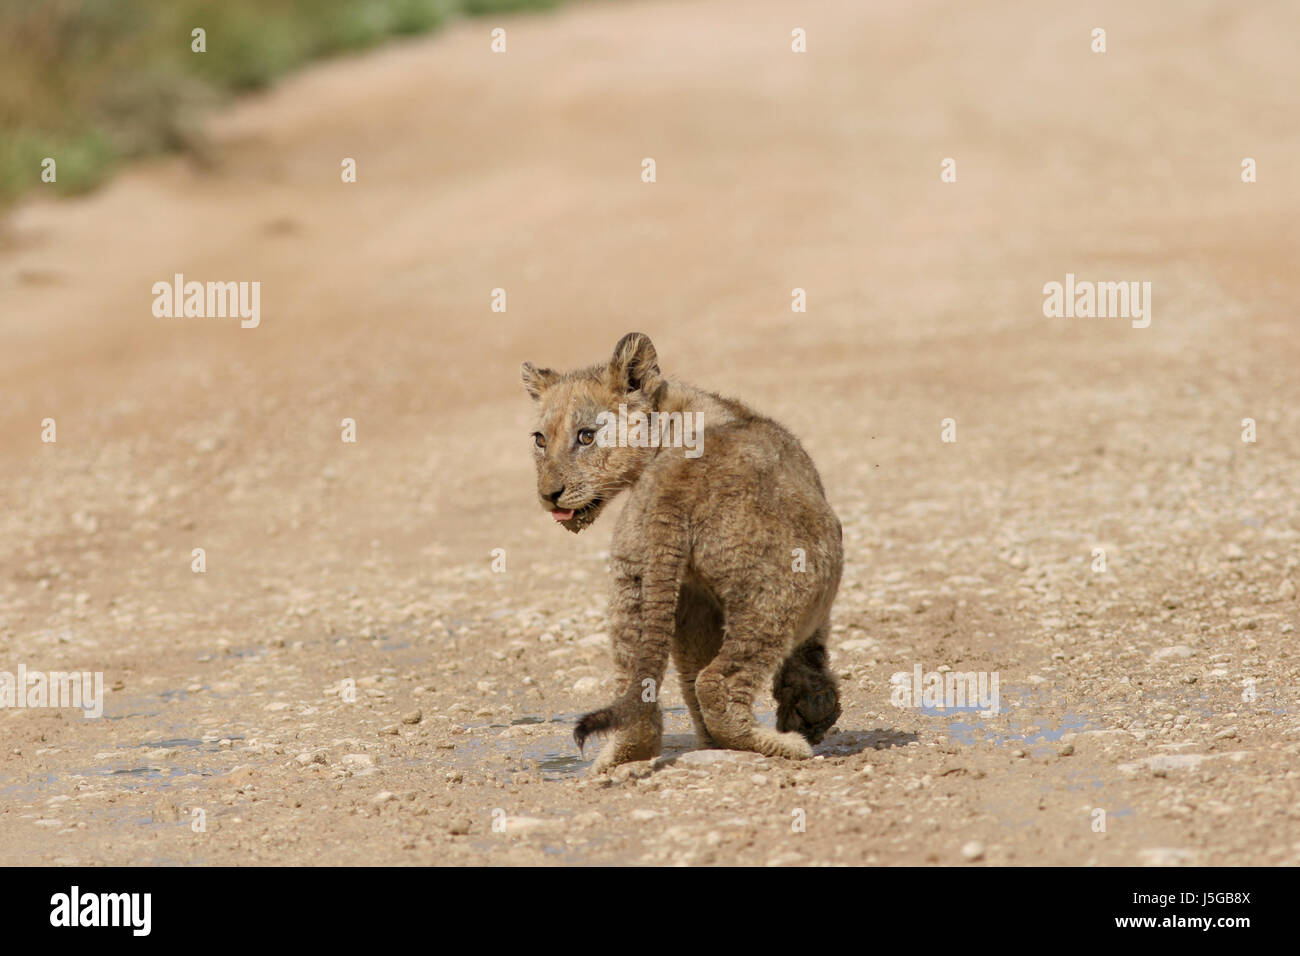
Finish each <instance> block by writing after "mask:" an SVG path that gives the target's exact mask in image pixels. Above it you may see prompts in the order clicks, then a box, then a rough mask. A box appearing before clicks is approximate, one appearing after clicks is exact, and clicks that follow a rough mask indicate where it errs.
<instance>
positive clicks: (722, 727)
mask: <svg viewBox="0 0 1300 956" xmlns="http://www.w3.org/2000/svg"><path fill="white" fill-rule="evenodd" d="M782 623H783V624H788V625H789V626H774V625H773V623H772V622H771V621H770V620H769V621H764V620H763V619H762V617H761V616H759V615H755V614H749V613H745V612H741V613H739V614H734V615H729V616H728V618H727V623H726V628H725V635H724V637H723V639H722V648H721V650H719V651H718V656H717V657H715V658H714V659H713V661H712V662H711V663H710V664H709V666H708V667H706V668H704V670H702V671H701V672H700V673H699V676H698V677H696V679H695V693H696V696H697V697H698V698H699V701H700V707H701V709H702V711H703V714H704V722H705V724H706V725H707V726H708V729H709V733H710V735H711V736H712V737H713V739H714V740H716V741H717V742H718V743H719V744H720V745H721V746H723V747H726V748H728V749H731V750H752V751H756V752H757V753H761V754H765V755H767V756H769V757H792V758H795V759H805V758H808V757H811V756H812V746H811V745H810V744H809V743H808V741H807V740H805V739H804V738H803V736H802V735H800V734H797V733H792V732H783V731H778V730H768V729H767V728H766V727H763V726H760V725H759V723H758V721H756V720H755V719H754V697H755V696H756V695H757V693H758V691H759V689H760V688H762V687H764V686H765V685H766V684H767V682H768V681H770V680H771V679H772V675H773V674H774V673H775V671H776V669H777V667H778V666H779V665H780V664H781V662H782V661H783V660H784V659H785V656H786V650H787V644H786V638H785V636H784V635H786V634H789V633H791V631H792V630H793V622H782Z"/></svg>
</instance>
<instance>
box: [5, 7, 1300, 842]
mask: <svg viewBox="0 0 1300 956" xmlns="http://www.w3.org/2000/svg"><path fill="white" fill-rule="evenodd" d="M1091 6H1092V7H1093V9H1090V10H1086V11H1085V10H1083V9H1078V8H1076V6H1075V5H1058V4H1042V3H1038V2H1032V0H1026V2H1005V3H982V4H963V3H956V2H948V3H933V2H898V3H884V4H881V3H871V4H865V3H858V2H853V0H845V2H825V3H819V4H816V5H812V6H809V7H802V6H799V5H795V4H779V3H773V2H763V0H744V2H741V0H709V2H703V3H690V4H687V3H679V2H667V0H650V2H622V3H609V4H582V3H577V4H573V5H570V6H566V7H565V8H564V9H562V10H561V11H559V12H558V13H556V14H554V15H545V16H536V17H522V18H510V19H504V20H502V21H500V23H499V24H498V23H495V22H494V23H488V22H487V21H473V22H467V23H462V24H459V25H457V26H455V27H453V28H452V29H449V30H447V31H446V32H444V33H442V34H440V35H438V36H435V37H432V38H429V39H425V40H420V41H417V42H413V43H410V44H409V45H401V46H397V47H390V48H387V49H385V50H383V51H380V52H378V53H375V54H373V55H370V56H366V57H363V58H359V59H350V60H346V61H339V62H334V63H331V64H328V65H325V66H322V67H320V68H316V69H313V70H310V71H308V72H306V73H303V74H301V75H299V76H297V77H295V78H293V79H291V80H289V81H288V82H286V83H284V84H283V85H282V86H281V87H279V88H277V89H276V90H275V91H273V92H272V93H270V94H269V95H266V96H265V97H261V98H257V99H252V100H248V101H245V102H242V103H241V104H239V105H238V106H237V107H236V108H234V109H233V110H231V111H229V112H227V113H225V114H223V115H222V116H220V117H218V118H217V119H216V120H215V121H214V123H213V125H212V133H211V135H212V140H213V155H214V158H215V161H216V162H215V165H214V166H212V167H211V168H206V167H202V168H201V167H198V166H194V165H191V164H190V163H188V162H187V161H184V160H167V161H163V162H158V163H151V164H147V165H144V166H138V167H135V168H133V169H131V170H129V171H127V172H126V173H124V174H123V175H121V176H120V177H119V178H118V179H117V180H116V181H115V182H114V183H113V184H112V185H111V186H110V187H108V188H106V189H104V190H103V191H101V192H100V193H98V194H96V195H94V196H92V197H89V198H86V199H83V200H79V201H75V202H60V203H52V202H43V201H36V202H32V203H29V204H28V205H26V206H24V207H22V208H21V209H19V210H17V211H15V212H14V214H13V215H11V216H10V217H9V219H8V221H7V222H6V223H5V225H4V228H3V232H2V233H0V303H2V304H3V308H2V309H0V330H2V332H3V341H4V348H3V350H2V351H0V382H3V385H2V386H0V387H2V388H3V396H4V401H3V402H2V403H0V489H2V491H0V495H2V497H0V501H2V502H3V509H2V512H0V669H7V670H9V671H16V669H17V667H18V666H19V665H20V664H22V665H24V666H25V667H27V668H28V669H29V670H44V671H52V670H89V671H102V672H103V674H104V681H105V684H106V686H107V687H111V690H110V691H109V693H108V700H107V704H106V710H105V715H104V717H103V718H102V719H99V720H87V719H83V718H82V717H81V715H80V714H78V713H77V712H76V711H70V710H59V709H50V708H46V709H43V710H42V709H11V710H6V711H0V736H2V737H3V748H2V751H0V863H5V864H15V863H17V864H49V863H78V864H98V863H105V864H151V863H168V864H175V863H184V864H248V863H276V864H280V863H283V864H307V863H322V864H338V863H343V864H388V863H399V864H400V863H409V864H427V863H450V864H472V863H479V864H483V863H486V864H524V863H526V864H573V863H577V864H584V863H667V864H673V863H693V864H707V863H742V864H750V863H753V864H818V863H879V864H925V863H939V864H958V865H980V864H1030V863H1035V864H1165V863H1174V864H1178V863H1190V864H1253V863H1263V864H1297V863H1300V771H1298V770H1297V769H1296V767H1297V755H1298V754H1300V714H1298V713H1297V708H1296V688H1297V682H1298V680H1300V655H1298V654H1297V651H1296V631H1295V621H1296V618H1297V605H1296V598H1295V593H1296V585H1297V584H1300V500H1298V496H1297V484H1298V482H1300V427H1298V426H1300V411H1298V409H1300V375H1297V367H1298V366H1300V338H1298V337H1297V335H1296V331H1295V321H1296V312H1295V303H1296V301H1297V298H1298V297H1300V276H1298V274H1297V270H1296V261H1297V252H1298V251H1300V242H1298V241H1297V240H1298V238H1300V236H1298V234H1297V225H1296V223H1297V222H1300V190H1297V188H1296V186H1295V182H1296V170H1297V168H1300V83H1298V82H1297V77H1296V62H1295V59H1294V48H1293V44H1294V37H1295V35H1296V33H1297V28H1298V27H1300V22H1298V21H1300V15H1298V14H1297V10H1296V7H1295V5H1294V4H1289V3H1283V2H1278V3H1271V4H1270V3H1264V4H1251V5H1248V6H1246V7H1243V6H1242V5H1240V4H1232V3H1227V2H1222V3H1200V2H1196V3H1183V2H1179V3H1172V2H1171V3H1168V4H1140V5H1138V4H1128V3H1100V4H1095V5H1091ZM494 25H504V26H506V28H507V30H508V44H509V46H508V50H509V52H508V53H507V54H505V55H494V54H492V53H490V52H489V47H488V30H489V29H490V27H491V26H494ZM1097 26H1101V27H1104V28H1105V29H1106V30H1107V35H1108V39H1107V43H1108V51H1107V52H1106V53H1104V54H1095V53H1093V52H1091V51H1090V49H1089V44H1090V39H1089V34H1090V31H1091V30H1092V28H1093V27H1097ZM794 27H802V28H804V29H805V30H806V31H807V35H808V52H807V53H806V54H794V53H792V52H791V51H790V31H791V30H792V29H793V28H794ZM343 157H354V158H356V160H357V162H358V180H359V181H358V182H357V183H356V184H349V185H344V184H342V183H341V182H340V176H339V168H340V161H341V160H342V158H343ZM644 157H653V158H654V159H655V160H656V163H657V182H655V183H654V184H645V183H643V182H641V179H640V172H641V161H642V159H643V158H644ZM945 157H952V158H954V159H955V160H956V163H957V174H958V178H957V181H956V182H955V183H942V182H941V181H940V163H941V161H942V160H943V159H944V158H945ZM1244 157H1253V158H1254V159H1255V160H1256V161H1257V164H1258V182H1256V183H1253V184H1244V183H1242V182H1241V175H1240V170H1241V162H1242V159H1243V158H1244ZM176 272H182V273H184V274H185V275H186V276H187V277H188V278H191V279H198V280H200V281H206V280H230V281H259V282H261V284H262V320H261V325H260V327H258V328H256V329H241V328H240V327H239V325H238V322H237V321H233V320H228V319H197V318H191V319H158V318H154V317H153V315H152V314H151V304H152V299H153V296H152V292H151V287H152V285H153V283H155V282H158V281H168V280H170V278H171V277H172V275H173V274H174V273H176ZM1067 272H1072V273H1075V274H1076V275H1078V276H1079V277H1080V278H1081V279H1094V280H1123V281H1149V282H1151V283H1152V288H1153V292H1152V299H1151V306H1152V322H1151V325H1150V327H1149V328H1145V329H1138V328H1133V327H1132V326H1131V324H1130V322H1129V321H1128V320H1126V319H1116V318H1107V319H1103V318H1092V319H1085V318H1046V317H1044V315H1043V308H1042V307H1043V292H1042V287H1043V285H1044V283H1046V282H1051V281H1064V277H1065V274H1066V273H1067ZM796 287H799V288H803V289H806V290H807V297H808V311H807V313H806V314H794V313H792V312H791V307H790V303H791V290H792V289H794V288H796ZM494 288H504V289H506V290H507V295H508V299H507V302H508V311H507V312H505V313H493V312H492V311H491V310H490V307H489V306H490V301H491V293H492V290H493V289H494ZM630 330H640V331H645V332H647V333H649V334H650V335H651V336H652V337H653V339H654V341H655V343H656V345H657V347H658V350H659V354H660V357H661V362H662V366H663V368H664V372H665V374H666V375H668V376H669V377H679V378H683V379H685V380H688V381H692V382H695V383H696V384H699V385H703V386H706V387H710V388H713V389H716V390H719V391H724V392H727V393H730V394H735V395H737V396H739V397H742V398H744V399H746V400H748V401H749V402H750V403H751V404H753V405H755V406H756V407H758V408H759V409H761V410H763V411H765V412H767V413H768V414H771V415H772V416H774V417H776V418H778V419H780V420H781V421H783V422H784V423H786V424H787V425H788V426H789V427H790V428H791V429H792V430H794V431H795V433H796V434H798V435H799V436H800V437H801V439H802V440H803V441H804V444H805V446H806V447H807V448H808V450H809V452H810V453H811V454H812V456H813V458H814V460H815V461H816V462H817V463H818V466H819V468H820V469H821V473H822V476H823V479H824V482H825V484H826V487H827V489H828V494H829V497H830V499H831V501H832V504H833V505H834V507H835V508H836V510H837V512H838V513H839V515H840V517H841V520H842V521H843V524H844V528H845V549H846V568H845V578H844V585H843V588H842V590H841V595H840V598H839V600H838V602H837V605H836V610H835V613H834V621H835V634H834V639H833V647H834V653H833V659H834V667H835V670H836V671H837V672H838V673H839V674H841V675H842V682H843V702H844V705H845V707H844V714H843V716H842V718H841V720H840V722H839V726H838V728H837V729H836V731H835V732H833V733H832V734H831V735H830V736H829V737H828V738H827V740H826V741H825V742H824V743H823V744H822V745H820V746H819V747H818V748H817V753H818V755H817V756H816V757H815V758H814V759H813V760H812V761H808V762H790V761H783V760H768V759H763V758H759V757H756V756H754V755H749V754H735V753H730V752H694V753H692V752H691V746H692V745H691V739H690V737H689V721H688V720H687V718H686V715H685V713H684V709H683V708H682V702H681V699H680V696H679V695H678V693H677V689H676V685H675V682H670V686H669V687H668V688H667V689H666V693H665V704H666V706H667V707H668V710H669V723H668V733H669V738H668V747H667V750H666V754H665V757H664V758H662V759H661V760H659V761H656V762H655V763H654V764H637V765H632V766H630V767H628V768H622V769H620V770H619V771H618V772H617V773H616V774H615V775H613V777H606V778H598V779H593V778H589V777H588V776H587V775H586V774H585V768H586V767H587V766H588V764H589V761H590V759H591V757H592V751H591V750H590V749H589V750H588V751H587V753H586V755H585V757H583V756H580V755H579V754H578V753H577V751H576V749H575V748H574V746H573V744H572V742H571V740H570V738H569V733H570V729H571V724H572V719H573V717H574V715H575V714H576V713H577V712H580V711H582V710H584V709H589V708H591V707H593V706H595V705H598V704H600V703H603V702H604V701H605V700H606V699H607V698H608V697H609V696H610V695H611V684H610V667H609V651H608V642H607V638H606V635H605V629H606V626H607V625H606V620H605V617H604V602H605V557H606V552H605V549H606V548H607V547H608V542H609V534H610V530H611V528H612V515H607V516H605V517H604V518H603V519H602V520H601V521H599V522H598V523H597V524H596V525H595V526H594V527H593V528H592V529H591V530H590V531H588V532H586V533H584V534H583V535H581V536H578V537H574V536H572V535H569V534H567V533H565V532H563V531H562V530H560V529H559V528H558V527H556V526H555V525H554V524H553V523H552V522H551V520H550V519H549V517H547V516H546V515H545V514H544V513H543V512H541V511H540V510H539V508H538V507H537V505H536V503H535V498H534V489H533V475H532V465H531V459H530V452H529V438H528V434H527V433H528V431H529V429H528V422H529V417H528V416H529V413H530V403H529V402H528V400H527V397H526V396H525V395H524V393H523V391H522V389H521V388H520V387H519V385H518V366H519V363H520V362H521V361H522V360H525V359H528V360H534V361H537V362H538V363H539V364H546V365H553V366H557V367H568V366H571V365H577V364H586V363H589V362H594V361H598V360H602V359H603V358H605V357H606V355H607V354H608V352H609V350H610V349H611V348H612V346H613V343H614V342H615V340H616V339H617V338H618V337H619V336H620V335H621V334H622V333H624V332H627V331H630ZM45 418H53V419H55V421H56V423H57V442H56V443H43V442H42V441H41V421H42V420H43V419H45ZM344 418H352V419H355V421H356V423H357V438H358V440H357V442H356V443H355V444H346V443H344V442H343V441H341V438H340V422H341V420H342V419H344ZM946 418H952V419H954V421H955V423H956V429H957V431H956V436H957V441H956V442H953V443H948V442H943V441H941V422H942V421H943V420H944V419H946ZM1244 418H1252V419H1254V420H1255V422H1256V427H1257V441H1256V442H1254V443H1245V442H1243V441H1242V424H1241V423H1242V419H1244ZM195 548H203V549H204V551H205V553H206V567H207V570H206V572H205V573H202V574H196V573H194V572H193V571H192V570H191V561H192V557H191V555H192V550H193V549H195ZM497 548H500V549H504V551H505V561H506V569H505V571H504V572H503V573H496V572H494V571H493V569H492V560H493V549H497ZM1097 548H1101V549H1104V551H1105V557H1106V570H1105V571H1104V572H1100V571H1097V570H1094V561H1095V558H1094V554H1095V551H1094V549H1097ZM918 664H919V665H921V666H922V668H923V669H924V670H927V671H929V670H937V669H938V668H940V667H951V668H955V669H957V670H961V671H986V672H997V674H998V675H999V678H1000V686H1001V712H1000V713H999V714H997V715H994V716H991V717H983V716H980V715H978V714H972V713H969V712H961V713H956V714H954V713H940V712H933V711H932V712H921V711H918V710H915V709H900V708H897V707H894V706H892V705H891V701H890V686H889V677H890V675H891V674H893V673H895V672H899V671H908V672H910V671H912V669H913V668H914V666H916V665H918ZM349 680H350V681H353V682H354V683H355V688H356V696H355V700H354V701H349V700H347V699H346V698H347V697H349V696H350V695H348V694H347V693H346V692H345V691H344V692H341V690H340V689H341V688H346V687H347V682H348V681H349ZM1252 687H1253V688H1254V693H1253V694H1251V693H1249V692H1248V689H1249V688H1252ZM1252 697H1253V699H1250V698H1252ZM763 714H764V719H766V720H769V721H770V720H771V711H770V702H766V701H765V702H764V710H763ZM1098 809H1100V810H1104V811H1105V829H1104V832H1103V831H1100V830H1099V828H1098V827H1097V821H1098V820H1099V819H1100V817H1099V815H1098V814H1097V813H1096V812H1095V811H1097V810H1098ZM195 810H199V811H202V812H201V814H196V813H195ZM200 819H201V820H202V823H203V826H202V827H200V826H199V825H198V822H197V821H199V820H200ZM502 822H503V823H504V827H502V826H500V825H496V826H494V824H501V823H502ZM801 822H802V824H803V825H802V827H800V826H799V824H800V823H801Z"/></svg>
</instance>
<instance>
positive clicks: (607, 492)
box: [522, 333, 842, 773]
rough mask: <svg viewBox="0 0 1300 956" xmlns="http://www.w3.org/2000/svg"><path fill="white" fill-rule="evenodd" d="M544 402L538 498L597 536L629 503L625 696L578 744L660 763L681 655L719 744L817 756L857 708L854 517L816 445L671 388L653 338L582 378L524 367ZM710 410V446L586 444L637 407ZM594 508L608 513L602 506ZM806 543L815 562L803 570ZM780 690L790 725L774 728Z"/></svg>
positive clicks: (621, 624) (621, 759)
mask: <svg viewBox="0 0 1300 956" xmlns="http://www.w3.org/2000/svg"><path fill="white" fill-rule="evenodd" d="M522 372H523V382H524V387H525V388H526V389H527V390H528V392H529V394H531V395H532V396H533V398H534V399H535V400H536V401H537V402H538V422H537V426H536V432H535V434H540V435H541V436H542V438H541V440H542V441H544V443H545V448H536V449H535V458H536V465H537V490H538V495H539V496H540V498H541V501H542V506H543V507H544V508H545V509H546V510H547V511H552V510H555V509H560V510H561V511H562V512H567V511H568V510H569V509H573V510H574V511H575V514H574V516H573V518H572V519H570V520H567V521H564V522H561V523H562V524H563V526H564V527H565V528H567V529H568V530H570V531H573V532H575V533H576V532H579V531H581V530H583V529H584V528H586V527H588V526H589V525H590V524H591V523H592V522H593V521H595V519H596V517H597V516H598V515H599V514H600V512H601V510H602V509H603V508H604V506H605V504H606V503H608V501H609V500H610V499H611V498H613V497H614V496H615V495H617V494H618V493H619V492H620V491H624V490H626V491H627V492H628V494H629V498H628V501H627V506H626V507H625V508H624V509H623V513H622V515H621V516H620V517H619V521H618V524H617V527H616V528H615V529H614V539H613V542H612V544H611V546H610V563H611V568H612V572H613V583H614V593H613V598H612V600H611V602H610V609H609V614H610V620H611V630H610V633H611V639H612V643H613V650H614V660H615V663H616V666H617V670H618V683H619V696H618V698H617V700H616V701H615V702H614V703H613V704H611V705H609V706H608V707H605V708H603V709H601V710H598V711H594V712H593V713H590V714H587V715H586V716H584V717H583V718H582V719H581V720H580V721H579V723H578V726H577V729H576V730H575V733H574V736H575V738H576V739H577V741H578V743H579V745H580V746H581V745H582V744H583V743H584V742H585V740H586V738H587V736H588V735H590V734H592V733H602V732H608V733H610V734H611V735H612V739H610V741H609V742H608V744H607V745H606V746H605V748H604V749H603V750H602V751H601V753H600V754H599V756H598V757H597V759H596V762H595V764H594V765H593V767H592V770H593V772H596V773H599V772H602V771H605V770H608V769H610V768H612V767H614V766H615V765H617V764H620V763H625V762H628V761H633V760H646V759H649V758H651V757H654V756H656V755H658V753H659V751H660V745H661V741H662V736H663V715H662V712H661V710H660V706H659V703H658V689H659V687H660V686H661V685H662V683H663V678H664V671H665V669H666V668H667V664H668V659H669V657H670V656H671V657H672V659H673V662H674V664H675V665H676V667H677V671H678V674H679V678H680V682H681V689H682V694H683V696H684V697H685V698H686V704H687V707H688V708H689V710H690V713H691V719H692V721H693V722H694V724H695V732H696V736H697V738H698V740H699V742H700V745H701V746H705V747H715V746H717V747H725V748H730V749H734V750H753V751H758V752H759V753H763V754H767V755H768V756H782V757H796V758H799V757H809V756H811V755H812V747H811V744H812V743H817V742H818V741H820V740H821V738H822V736H823V735H824V734H825V732H826V731H827V730H828V729H829V728H830V727H831V726H832V724H834V722H835V719H836V718H837V717H838V716H839V713H840V708H839V697H838V690H837V687H836V684H835V680H834V678H833V677H832V675H831V674H830V671H829V669H828V662H827V654H826V639H827V635H828V633H829V630H830V625H829V617H830V610H831V602H832V601H833V600H834V598H835V592H836V590H837V588H838V587H839V580H840V570H841V565H842V549H841V532H840V523H839V521H838V519H837V518H836V517H835V513H834V512H833V511H832V510H831V507H830V505H829V504H827V502H826V497H825V494H824V492H823V490H822V484H821V479H820V478H819V477H818V475H817V470H816V468H815V467H814V466H813V463H812V461H811V459H809V457H808V455H807V454H806V453H805V452H804V450H803V448H802V447H801V446H800V444H799V442H798V441H797V440H796V439H795V437H794V436H793V435H791V434H790V433H789V432H788V431H786V430H785V429H784V428H782V427H781V426H780V425H778V424H777V423H776V422H774V421H772V420H770V419H768V418H764V417H762V416H761V415H758V414H756V413H755V412H753V411H751V410H750V409H749V408H747V407H746V406H744V405H742V404H741V403H740V402H736V401H732V400H730V399H725V398H722V397H720V396H718V395H714V394H712V393H709V392H704V391H701V390H699V389H696V388H692V387H690V386H687V385H681V384H677V383H673V382H668V381H666V380H664V379H663V378H662V377H661V375H660V372H659V362H658V356H657V354H656V352H655V348H654V346H653V345H652V344H651V342H650V339H649V338H647V337H646V336H645V335H642V334H640V333H630V334H628V335H625V336H624V337H623V338H622V339H621V340H620V341H619V343H618V345H617V346H615V349H614V355H613V357H612V358H611V359H610V361H609V363H608V365H604V366H593V367H591V368H586V369H581V370H578V371H575V372H570V373H567V374H558V373H556V372H552V371H551V370H549V369H538V368H536V367H534V366H533V365H532V364H530V363H525V364H524V366H523V370H522ZM620 403H622V404H624V405H626V406H627V407H628V410H629V412H631V411H634V410H639V411H644V412H649V411H652V410H657V411H660V412H670V411H692V412H700V413H702V424H703V432H702V434H703V453H702V454H701V455H700V456H699V457H697V458H690V457H687V456H686V455H685V453H684V451H683V449H682V448H680V447H669V448H635V447H601V446H600V445H599V444H595V443H593V444H588V445H584V444H582V443H581V442H580V441H579V440H578V437H577V435H578V432H579V431H580V430H581V429H584V428H592V429H594V428H596V427H597V424H596V416H597V414H599V413H600V412H602V411H610V412H616V411H617V409H618V406H619V404H620ZM593 502H594V503H593ZM795 549H803V552H804V553H805V555H806V557H805V562H806V566H805V570H803V571H796V570H793V564H794V561H795V555H794V550H795ZM769 681H771V687H772V692H773V696H774V697H775V698H776V702H777V730H776V731H772V730H768V729H766V728H763V727H761V726H759V725H758V724H757V722H756V721H755V719H754V713H753V702H754V697H755V695H756V694H757V693H758V691H759V690H760V688H762V687H763V686H764V685H766V684H767V683H768V682H769Z"/></svg>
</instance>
